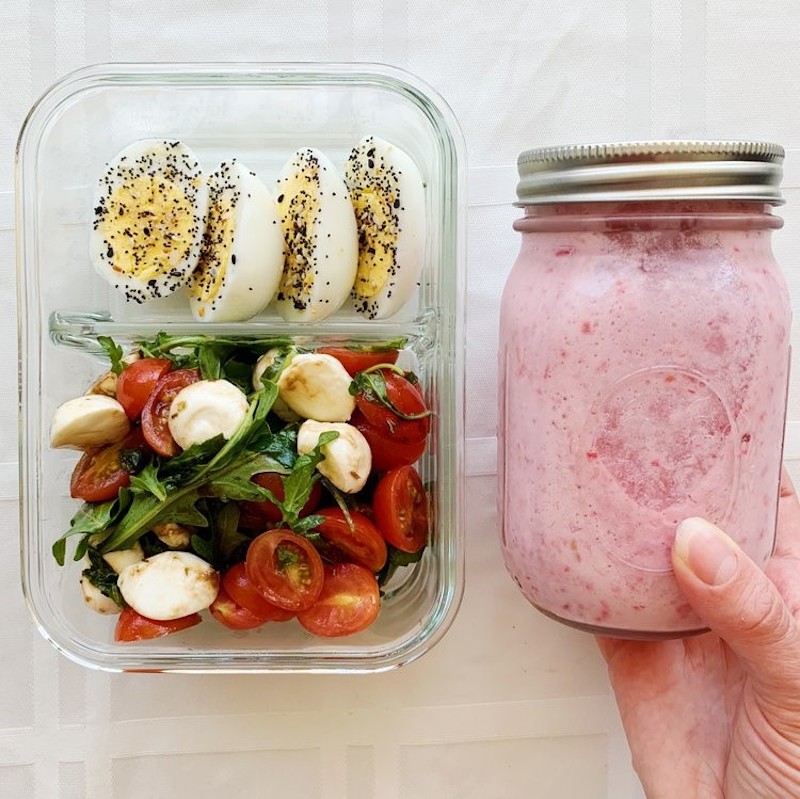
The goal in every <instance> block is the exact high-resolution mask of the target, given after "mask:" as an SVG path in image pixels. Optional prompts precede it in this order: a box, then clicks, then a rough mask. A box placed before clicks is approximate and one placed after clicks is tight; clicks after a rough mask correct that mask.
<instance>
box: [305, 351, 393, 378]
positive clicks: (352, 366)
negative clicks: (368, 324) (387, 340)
mask: <svg viewBox="0 0 800 799" xmlns="http://www.w3.org/2000/svg"><path fill="white" fill-rule="evenodd" d="M317 352H320V353H323V354H325V355H333V357H334V358H336V360H337V361H339V363H341V364H342V366H344V368H345V369H347V371H348V372H349V373H350V374H351V375H352V376H353V377H355V376H356V375H357V374H358V373H359V372H363V371H364V370H365V369H371V368H372V367H373V366H379V365H380V364H382V363H397V356H398V355H399V354H400V353H399V352H398V351H397V350H352V349H350V348H349V347H320V348H319V349H318V350H317Z"/></svg>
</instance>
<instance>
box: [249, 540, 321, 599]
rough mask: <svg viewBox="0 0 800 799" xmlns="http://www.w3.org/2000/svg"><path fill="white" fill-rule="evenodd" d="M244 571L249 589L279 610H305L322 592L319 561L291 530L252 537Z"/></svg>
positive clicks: (308, 544) (303, 541) (312, 551)
mask: <svg viewBox="0 0 800 799" xmlns="http://www.w3.org/2000/svg"><path fill="white" fill-rule="evenodd" d="M244 567H245V573H246V574H247V579H248V580H250V582H251V583H252V585H253V587H254V588H255V589H256V590H257V591H258V592H259V593H260V594H261V595H262V596H263V597H264V598H265V599H266V600H267V601H269V602H271V603H272V604H273V605H277V606H278V607H279V608H285V609H286V610H291V611H295V612H296V611H300V610H306V609H307V608H310V607H311V606H312V605H313V604H314V602H316V601H317V597H318V596H319V592H320V591H321V590H322V577H323V567H322V558H320V556H319V553H318V552H317V550H316V549H315V548H314V545H313V544H312V543H311V542H310V541H309V540H308V539H307V538H303V537H302V536H299V535H297V534H296V533H293V532H292V531H291V530H285V529H283V528H280V529H277V530H269V531H268V532H266V533H261V535H259V536H256V538H254V539H253V540H252V542H251V543H250V546H249V547H248V548H247V556H246V557H245V564H244Z"/></svg>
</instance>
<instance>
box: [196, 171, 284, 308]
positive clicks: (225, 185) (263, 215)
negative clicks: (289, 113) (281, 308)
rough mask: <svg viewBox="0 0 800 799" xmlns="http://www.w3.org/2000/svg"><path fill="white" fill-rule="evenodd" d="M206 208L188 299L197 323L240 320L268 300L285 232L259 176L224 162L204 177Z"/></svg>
mask: <svg viewBox="0 0 800 799" xmlns="http://www.w3.org/2000/svg"><path fill="white" fill-rule="evenodd" d="M208 190H209V211H208V222H207V225H206V230H205V234H204V236H203V246H202V250H201V253H200V260H199V263H198V265H197V268H196V269H195V271H194V273H193V274H192V278H191V281H190V287H189V302H190V306H191V309H192V315H193V316H194V318H195V319H196V320H197V321H198V322H240V321H244V320H246V319H251V318H252V317H253V316H255V315H256V314H258V313H260V312H261V311H262V310H263V309H264V308H265V307H266V306H267V304H268V303H269V302H270V300H271V299H272V297H273V295H274V294H275V291H276V289H277V288H278V282H279V280H280V278H281V274H282V272H283V251H284V241H283V231H282V229H281V223H280V219H279V218H278V211H277V208H276V206H275V201H274V200H273V198H272V194H271V193H270V191H269V189H267V187H266V186H265V185H264V184H263V183H262V182H261V180H260V179H259V178H258V176H257V175H256V174H255V173H254V172H251V171H250V170H249V169H247V168H246V167H245V166H243V165H242V164H240V163H239V162H238V161H236V160H233V161H227V162H224V163H222V164H221V165H220V166H219V168H218V169H217V170H216V171H215V172H213V173H211V175H209V177H208Z"/></svg>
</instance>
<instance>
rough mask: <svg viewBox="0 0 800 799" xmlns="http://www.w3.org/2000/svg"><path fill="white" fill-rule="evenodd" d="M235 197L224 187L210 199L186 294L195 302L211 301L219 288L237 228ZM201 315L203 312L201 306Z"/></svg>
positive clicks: (233, 192)
mask: <svg viewBox="0 0 800 799" xmlns="http://www.w3.org/2000/svg"><path fill="white" fill-rule="evenodd" d="M237 197H238V195H237V194H236V192H235V191H234V190H233V189H232V188H229V187H226V188H224V189H222V190H221V191H219V192H218V193H217V194H216V196H214V197H213V198H212V200H211V204H210V207H209V209H208V224H207V225H206V231H205V233H204V234H203V247H202V250H201V253H200V260H199V263H198V267H197V270H196V272H195V275H194V279H193V281H192V284H191V288H190V289H189V296H190V297H191V299H192V300H194V301H196V302H202V303H210V302H213V301H214V300H215V299H216V298H217V297H218V296H219V293H220V291H222V286H223V284H224V282H225V274H226V272H227V268H228V260H229V258H230V253H231V249H232V248H233V237H234V233H235V230H236V226H235V221H236V210H235V209H236V204H237ZM200 314H201V316H202V315H204V314H203V309H202V308H201V309H200Z"/></svg>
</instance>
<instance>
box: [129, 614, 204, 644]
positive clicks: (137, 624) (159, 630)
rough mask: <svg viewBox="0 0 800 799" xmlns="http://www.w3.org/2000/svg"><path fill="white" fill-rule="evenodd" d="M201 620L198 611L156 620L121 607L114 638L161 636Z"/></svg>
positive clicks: (138, 639)
mask: <svg viewBox="0 0 800 799" xmlns="http://www.w3.org/2000/svg"><path fill="white" fill-rule="evenodd" d="M201 621H202V619H201V618H200V614H199V613H192V614H190V615H189V616H182V617H181V618H180V619H171V620H170V621H156V620H155V619H148V618H146V617H145V616H142V615H140V614H139V613H137V612H136V611H135V610H134V609H133V608H123V610H122V613H120V614H119V618H118V619H117V627H116V629H115V630H114V640H115V641H126V642H127V641H146V640H148V639H150V638H161V637H162V636H164V635H170V634H172V633H177V632H179V631H180V630H185V629H187V628H189V627H194V626H195V624H200V622H201Z"/></svg>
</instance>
